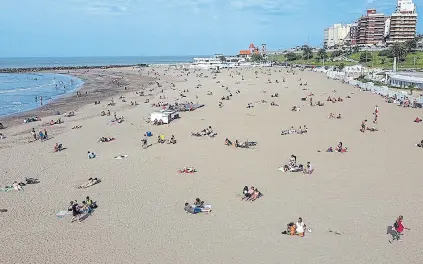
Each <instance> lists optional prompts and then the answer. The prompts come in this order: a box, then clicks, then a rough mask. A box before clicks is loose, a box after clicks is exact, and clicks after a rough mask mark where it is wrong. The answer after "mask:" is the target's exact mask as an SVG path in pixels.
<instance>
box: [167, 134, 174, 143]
mask: <svg viewBox="0 0 423 264" xmlns="http://www.w3.org/2000/svg"><path fill="white" fill-rule="evenodd" d="M168 144H176V139H175V136H174V135H172V136H171V137H170V139H169V142H168Z"/></svg>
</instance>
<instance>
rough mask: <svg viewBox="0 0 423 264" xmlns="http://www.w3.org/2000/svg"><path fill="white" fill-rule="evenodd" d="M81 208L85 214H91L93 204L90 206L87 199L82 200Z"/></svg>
mask: <svg viewBox="0 0 423 264" xmlns="http://www.w3.org/2000/svg"><path fill="white" fill-rule="evenodd" d="M80 210H81V212H82V213H84V214H91V212H92V208H91V206H89V205H88V204H87V202H86V201H82V207H81V209H80Z"/></svg>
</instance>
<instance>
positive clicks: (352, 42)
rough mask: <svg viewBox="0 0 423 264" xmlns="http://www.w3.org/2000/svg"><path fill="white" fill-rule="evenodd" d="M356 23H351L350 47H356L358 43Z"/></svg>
mask: <svg viewBox="0 0 423 264" xmlns="http://www.w3.org/2000/svg"><path fill="white" fill-rule="evenodd" d="M358 32H359V31H358V22H355V23H352V24H351V27H350V33H349V38H348V41H349V44H350V45H357V43H358Z"/></svg>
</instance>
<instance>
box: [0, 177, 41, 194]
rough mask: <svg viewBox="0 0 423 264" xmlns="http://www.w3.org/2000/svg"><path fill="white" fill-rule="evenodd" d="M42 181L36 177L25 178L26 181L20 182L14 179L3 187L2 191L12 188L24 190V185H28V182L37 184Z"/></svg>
mask: <svg viewBox="0 0 423 264" xmlns="http://www.w3.org/2000/svg"><path fill="white" fill-rule="evenodd" d="M37 183H40V181H39V180H38V179H36V178H25V182H21V181H20V182H18V181H14V182H13V183H12V184H11V185H7V186H5V187H4V188H1V189H0V190H1V191H5V192H7V191H10V190H15V191H23V187H24V186H26V185H28V184H37Z"/></svg>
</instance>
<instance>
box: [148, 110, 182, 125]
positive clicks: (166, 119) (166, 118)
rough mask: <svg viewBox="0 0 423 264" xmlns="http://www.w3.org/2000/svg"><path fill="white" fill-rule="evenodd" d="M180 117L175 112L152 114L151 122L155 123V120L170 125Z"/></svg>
mask: <svg viewBox="0 0 423 264" xmlns="http://www.w3.org/2000/svg"><path fill="white" fill-rule="evenodd" d="M178 117H179V114H177V113H176V112H175V111H158V112H152V113H151V115H150V120H151V122H154V120H157V121H160V120H161V121H162V122H163V124H169V123H170V122H171V121H172V120H173V119H176V118H178Z"/></svg>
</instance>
